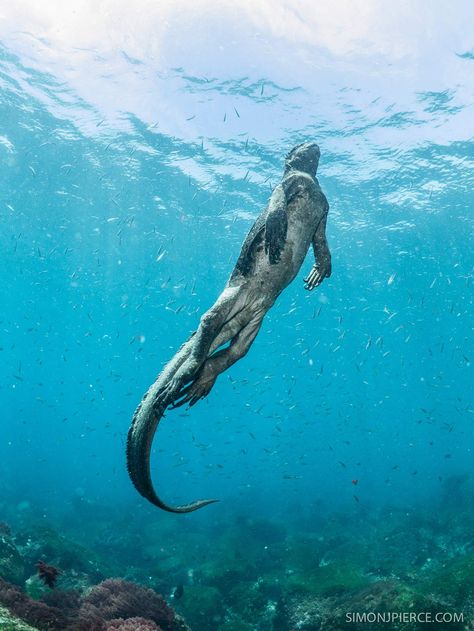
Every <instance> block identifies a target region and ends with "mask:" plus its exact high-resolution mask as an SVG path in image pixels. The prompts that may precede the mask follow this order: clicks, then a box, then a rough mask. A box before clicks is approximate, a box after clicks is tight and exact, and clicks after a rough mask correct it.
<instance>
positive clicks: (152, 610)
mask: <svg viewBox="0 0 474 631" xmlns="http://www.w3.org/2000/svg"><path fill="white" fill-rule="evenodd" d="M80 614H81V615H86V614H96V615H99V616H100V617H102V618H103V619H104V620H109V621H110V620H113V619H117V618H125V619H126V618H134V617H137V616H142V617H143V618H146V619H149V620H152V621H153V622H155V623H156V624H157V625H159V627H160V628H161V629H162V631H175V630H176V629H177V628H179V627H178V626H177V624H176V623H175V613H174V611H173V609H171V607H169V606H168V605H167V604H166V601H165V600H164V598H163V597H162V596H160V595H159V594H157V593H156V592H154V591H153V590H152V589H147V588H146V587H142V586H140V585H136V584H135V583H129V582H127V581H124V580H122V579H117V578H114V579H107V580H106V581H103V582H102V583H99V585H96V586H95V587H93V588H92V589H91V591H90V592H89V594H88V595H87V596H86V597H85V598H84V600H83V604H82V607H81V609H80ZM112 628H113V627H112Z"/></svg>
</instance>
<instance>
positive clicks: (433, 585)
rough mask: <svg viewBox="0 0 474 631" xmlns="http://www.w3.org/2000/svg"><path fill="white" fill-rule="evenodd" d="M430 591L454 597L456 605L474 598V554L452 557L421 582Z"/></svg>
mask: <svg viewBox="0 0 474 631" xmlns="http://www.w3.org/2000/svg"><path fill="white" fill-rule="evenodd" d="M421 586H422V587H423V588H424V589H425V590H426V591H429V592H432V593H434V594H440V595H444V596H447V597H448V598H450V599H452V601H453V602H454V604H455V605H458V606H459V605H463V604H464V603H465V602H466V601H467V600H470V599H473V598H474V555H473V554H469V555H465V556H461V557H457V558H455V559H451V560H449V561H447V562H445V563H444V564H443V566H442V567H441V568H439V569H437V570H436V569H435V570H433V571H431V572H430V575H429V576H428V577H427V578H426V579H425V580H424V581H423V582H422V583H421Z"/></svg>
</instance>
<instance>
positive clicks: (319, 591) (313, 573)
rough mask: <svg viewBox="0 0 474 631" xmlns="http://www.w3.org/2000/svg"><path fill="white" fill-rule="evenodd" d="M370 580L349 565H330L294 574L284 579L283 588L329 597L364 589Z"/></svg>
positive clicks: (358, 568) (353, 566)
mask: <svg viewBox="0 0 474 631" xmlns="http://www.w3.org/2000/svg"><path fill="white" fill-rule="evenodd" d="M370 582H371V579H370V578H368V577H367V576H365V575H364V574H363V573H362V571H361V569H360V567H359V566H356V565H352V564H350V563H330V564H329V565H323V566H321V567H319V566H316V567H313V568H311V569H310V570H306V571H304V572H295V573H293V574H291V575H290V576H288V577H287V578H286V579H285V588H286V589H288V590H289V591H293V592H300V593H302V594H314V595H321V596H329V595H333V594H339V593H342V592H346V591H347V592H351V591H353V590H356V589H361V588H362V587H366V586H367V585H369V584H370Z"/></svg>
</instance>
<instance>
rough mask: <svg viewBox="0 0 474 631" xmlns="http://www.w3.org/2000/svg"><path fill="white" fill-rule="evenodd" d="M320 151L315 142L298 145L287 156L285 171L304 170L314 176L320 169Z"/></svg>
mask: <svg viewBox="0 0 474 631" xmlns="http://www.w3.org/2000/svg"><path fill="white" fill-rule="evenodd" d="M319 156H320V151H319V147H318V145H317V144H316V143H315V142H304V143H302V144H301V145H296V147H293V149H292V150H291V151H290V153H289V154H288V155H287V156H286V158H285V171H290V170H295V171H304V172H305V173H308V175H311V176H312V177H314V176H315V175H316V171H317V169H318V164H319Z"/></svg>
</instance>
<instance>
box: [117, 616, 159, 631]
mask: <svg viewBox="0 0 474 631" xmlns="http://www.w3.org/2000/svg"><path fill="white" fill-rule="evenodd" d="M106 631H161V630H160V627H158V626H157V625H156V624H155V623H154V622H153V621H152V620H146V619H145V618H128V620H124V619H123V618H117V619H115V620H109V622H107V626H106Z"/></svg>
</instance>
